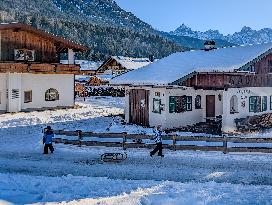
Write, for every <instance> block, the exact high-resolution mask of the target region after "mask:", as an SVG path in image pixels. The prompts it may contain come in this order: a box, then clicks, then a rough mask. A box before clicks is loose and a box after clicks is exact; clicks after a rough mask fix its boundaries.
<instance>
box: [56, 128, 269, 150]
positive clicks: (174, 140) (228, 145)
mask: <svg viewBox="0 0 272 205" xmlns="http://www.w3.org/2000/svg"><path fill="white" fill-rule="evenodd" d="M54 133H55V134H56V135H65V136H75V137H76V139H73V140H71V139H65V138H54V142H55V143H64V144H73V145H79V146H81V145H86V146H106V147H122V148H123V149H124V150H125V149H127V148H153V147H154V144H149V143H148V144H146V143H143V142H139V141H138V140H145V139H151V138H152V137H153V136H151V135H141V134H127V133H93V132H82V131H80V130H77V131H63V130H54ZM83 138H99V139H103V138H104V139H105V138H111V139H117V138H119V139H122V140H121V142H102V141H99V140H95V139H92V140H85V139H84V140H83ZM162 138H163V141H165V140H168V141H171V143H168V144H163V148H166V149H171V150H194V151H196V150H200V151H222V152H224V153H228V152H264V153H272V144H271V147H267V146H264V145H261V144H263V143H265V144H266V145H268V144H269V143H272V138H243V137H229V136H226V135H223V136H222V137H209V136H175V135H167V136H166V135H165V136H162ZM178 142H187V143H188V142H191V143H195V142H208V143H210V142H211V143H222V145H221V146H218V145H216V146H210V145H182V144H179V143H178ZM248 144H254V146H248ZM235 145H236V146H235ZM237 145H238V146H237Z"/></svg>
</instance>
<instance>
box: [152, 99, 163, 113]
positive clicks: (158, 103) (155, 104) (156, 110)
mask: <svg viewBox="0 0 272 205" xmlns="http://www.w3.org/2000/svg"><path fill="white" fill-rule="evenodd" d="M161 110H162V109H161V100H160V99H156V98H153V112H154V113H159V114H161Z"/></svg>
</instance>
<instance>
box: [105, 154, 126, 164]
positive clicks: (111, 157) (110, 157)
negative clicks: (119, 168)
mask: <svg viewBox="0 0 272 205" xmlns="http://www.w3.org/2000/svg"><path fill="white" fill-rule="evenodd" d="M126 158H127V154H126V153H104V154H102V155H101V161H103V162H121V161H124V160H125V159H126Z"/></svg>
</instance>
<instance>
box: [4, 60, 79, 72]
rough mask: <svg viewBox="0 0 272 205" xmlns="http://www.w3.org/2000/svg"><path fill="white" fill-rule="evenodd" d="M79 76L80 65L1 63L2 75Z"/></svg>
mask: <svg viewBox="0 0 272 205" xmlns="http://www.w3.org/2000/svg"><path fill="white" fill-rule="evenodd" d="M7 72H10V73H48V74H79V73H80V65H68V64H57V63H52V64H50V63H14V62H13V63H5V62H3V63H0V73H7Z"/></svg>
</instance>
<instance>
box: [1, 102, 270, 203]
mask: <svg viewBox="0 0 272 205" xmlns="http://www.w3.org/2000/svg"><path fill="white" fill-rule="evenodd" d="M77 105H78V106H77V108H76V109H63V110H52V111H43V112H30V113H17V114H3V115H0V140H1V143H0V150H1V152H0V204H1V205H2V204H76V205H78V204H100V205H101V204H103V205H104V204H106V205H107V204H128V205H136V204H143V205H153V204H154V205H157V204H159V205H160V204H161V205H164V204H166V205H168V204H181V205H182V204H186V205H187V204H189V205H202V204H203V205H204V204H209V205H218V204H220V205H221V204H231V205H232V204H252V205H254V204H260V205H270V204H272V155H271V154H256V153H239V154H238V153H231V154H226V155H224V154H223V153H221V152H193V151H183V152H181V151H171V150H164V154H165V157H164V158H159V157H157V156H156V157H153V158H151V157H149V152H150V150H148V149H128V150H126V153H127V155H128V158H127V159H126V160H125V161H123V162H120V163H104V162H101V161H100V155H101V154H102V153H105V152H124V151H123V150H122V149H121V148H105V147H84V146H83V147H78V146H71V145H63V144H56V145H54V146H55V153H54V154H49V155H46V156H44V155H42V154H41V153H42V152H43V150H42V149H43V147H42V144H41V137H42V133H41V131H42V128H44V127H45V126H46V125H51V126H52V127H53V129H65V130H76V129H81V130H85V131H94V132H120V131H122V132H125V131H126V132H129V133H147V134H148V133H151V132H152V130H151V129H145V128H142V127H139V126H133V125H124V124H123V123H122V120H121V117H119V116H117V117H115V116H116V115H120V114H123V107H124V102H123V99H122V98H110V97H106V98H101V97H93V98H89V99H88V100H87V101H86V102H82V101H79V102H77Z"/></svg>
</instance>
